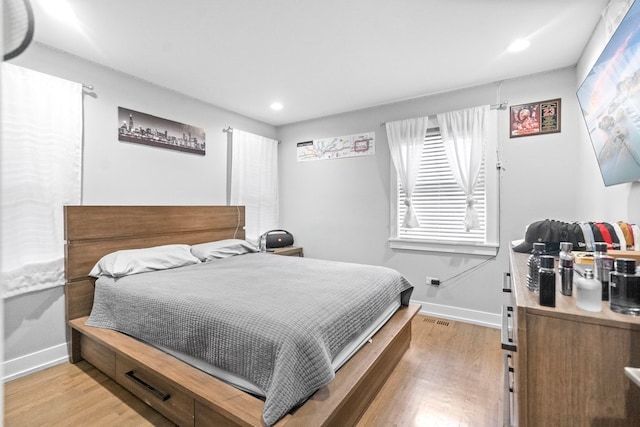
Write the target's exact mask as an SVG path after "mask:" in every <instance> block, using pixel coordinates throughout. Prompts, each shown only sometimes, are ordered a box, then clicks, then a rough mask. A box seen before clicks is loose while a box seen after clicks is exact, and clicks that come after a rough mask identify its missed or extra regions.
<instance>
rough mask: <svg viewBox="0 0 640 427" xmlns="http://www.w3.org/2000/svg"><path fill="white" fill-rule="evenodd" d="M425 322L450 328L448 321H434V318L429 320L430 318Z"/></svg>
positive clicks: (426, 318)
mask: <svg viewBox="0 0 640 427" xmlns="http://www.w3.org/2000/svg"><path fill="white" fill-rule="evenodd" d="M423 322H427V323H435V324H436V325H440V326H449V322H448V321H446V320H440V319H432V318H429V317H425V318H424V320H423Z"/></svg>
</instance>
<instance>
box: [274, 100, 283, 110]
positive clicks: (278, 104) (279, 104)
mask: <svg viewBox="0 0 640 427" xmlns="http://www.w3.org/2000/svg"><path fill="white" fill-rule="evenodd" d="M282 107H283V106H282V104H281V103H279V102H274V103H273V104H271V109H272V110H274V111H280V110H282Z"/></svg>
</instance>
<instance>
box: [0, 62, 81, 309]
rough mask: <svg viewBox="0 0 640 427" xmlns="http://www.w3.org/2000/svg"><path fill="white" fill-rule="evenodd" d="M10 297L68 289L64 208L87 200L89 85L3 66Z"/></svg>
mask: <svg viewBox="0 0 640 427" xmlns="http://www.w3.org/2000/svg"><path fill="white" fill-rule="evenodd" d="M1 90H2V105H1V120H0V122H1V123H0V126H1V132H0V137H1V145H0V192H1V193H0V194H1V198H0V260H1V261H0V262H1V263H0V270H1V275H0V277H1V279H2V296H3V298H7V297H11V296H14V295H18V294H21V293H25V292H31V291H35V290H40V289H46V288H51V287H54V286H59V285H63V284H64V234H63V232H64V225H63V212H62V211H63V206H64V205H65V204H79V203H80V201H81V175H82V85H81V84H78V83H74V82H70V81H67V80H63V79H60V78H57V77H53V76H49V75H47V74H42V73H38V72H35V71H31V70H28V69H25V68H21V67H17V66H15V65H11V64H7V63H3V64H2V88H1Z"/></svg>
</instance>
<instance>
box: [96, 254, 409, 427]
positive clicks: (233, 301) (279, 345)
mask: <svg viewBox="0 0 640 427" xmlns="http://www.w3.org/2000/svg"><path fill="white" fill-rule="evenodd" d="M412 290H413V287H412V286H411V284H410V283H409V282H408V281H407V280H406V279H405V278H404V277H402V276H401V275H400V274H399V273H398V272H396V271H395V270H392V269H389V268H385V267H376V266H367V265H360V264H351V263H340V262H331V261H322V260H317V259H311V258H297V257H287V256H277V255H271V254H262V253H258V254H246V255H239V256H235V257H232V258H226V259H219V260H214V261H210V262H207V263H202V264H195V265H190V266H187V267H181V268H176V269H171V270H164V271H158V272H151V273H142V274H136V275H132V276H127V277H123V278H120V279H112V278H107V277H101V278H100V279H98V281H97V282H96V290H95V300H94V305H93V310H92V312H91V315H90V317H89V320H88V321H87V324H88V325H90V326H96V327H102V328H109V329H114V330H117V331H120V332H123V333H126V334H129V335H131V336H133V337H136V338H138V339H141V340H144V341H147V342H149V343H153V344H157V345H162V346H165V347H168V348H171V349H175V350H178V351H182V352H185V353H188V354H190V355H192V356H194V357H197V358H200V359H203V360H205V361H207V362H209V363H211V364H213V365H215V366H218V367H220V368H222V369H225V370H227V371H230V372H233V373H235V374H236V375H239V376H241V377H244V378H248V379H250V380H251V381H252V382H254V383H255V384H257V385H258V386H259V387H261V388H262V390H263V391H264V393H265V403H264V411H263V418H264V422H265V423H266V424H267V425H271V424H274V423H275V422H276V421H278V419H280V418H281V417H282V416H284V415H285V414H286V413H287V412H289V411H290V410H291V409H292V408H294V407H295V406H296V405H298V404H299V403H301V402H303V401H304V400H306V399H307V398H308V397H309V396H310V395H311V394H313V393H314V392H315V391H316V390H317V389H319V388H320V387H323V386H325V385H326V384H328V383H329V382H330V381H331V380H332V379H333V378H334V372H333V369H332V367H331V361H332V359H333V357H334V356H335V355H336V354H337V353H338V352H339V351H340V350H341V349H342V348H343V346H344V345H345V344H346V343H347V342H349V340H350V339H351V338H352V337H353V336H354V335H357V334H358V332H360V331H361V330H362V329H363V328H364V327H365V326H366V325H367V324H368V323H369V322H370V321H371V320H372V319H374V318H375V317H376V315H377V314H379V313H380V312H381V311H382V310H383V309H384V308H385V307H386V306H387V305H388V304H389V303H390V302H391V301H392V300H394V299H396V298H397V296H398V295H399V294H401V295H402V300H401V302H402V304H403V305H407V304H408V303H409V298H410V296H411V292H412Z"/></svg>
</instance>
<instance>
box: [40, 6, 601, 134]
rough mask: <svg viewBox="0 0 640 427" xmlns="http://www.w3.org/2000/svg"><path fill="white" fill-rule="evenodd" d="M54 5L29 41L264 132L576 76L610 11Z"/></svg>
mask: <svg viewBox="0 0 640 427" xmlns="http://www.w3.org/2000/svg"><path fill="white" fill-rule="evenodd" d="M53 1H54V0H31V2H32V6H33V8H34V14H35V21H36V30H35V36H34V39H35V40H36V41H38V42H40V43H43V44H45V45H48V46H51V47H54V48H56V49H60V50H63V51H66V52H69V53H71V54H73V55H77V56H80V57H83V58H86V59H88V60H90V61H93V62H96V63H99V64H103V65H105V66H107V67H109V68H112V69H115V70H119V71H122V72H124V73H127V74H130V75H133V76H136V77H138V78H141V79H143V80H146V81H148V82H151V83H154V84H156V85H160V86H163V87H166V88H169V89H172V90H175V91H178V92H181V93H183V94H186V95H189V96H191V97H194V98H197V99H200V100H203V101H205V102H208V103H210V104H213V105H216V106H219V107H222V108H225V109H227V110H231V111H234V112H237V113H240V114H243V115H245V116H248V117H251V118H254V119H257V120H260V121H263V122H266V123H269V124H272V125H274V126H279V125H283V124H289V123H293V122H298V121H302V120H307V119H313V118H318V117H323V116H327V115H332V114H337V113H342V112H346V111H352V110H357V109H362V108H366V107H372V106H376V105H381V104H387V103H391V102H395V101H400V100H404V99H410V98H415V97H419V96H424V95H429V94H434V93H440V92H446V91H450V90H455V89H460V88H464V87H471V86H476V85H481V84H486V83H490V82H496V81H501V80H505V79H510V78H514V77H519V76H524V75H529V74H535V73H539V72H543V71H547V70H553V69H558V68H563V67H567V66H572V65H574V64H576V62H577V60H578V58H579V57H580V55H581V53H582V50H583V49H584V47H585V45H586V43H587V42H588V40H589V37H590V36H591V33H592V31H593V29H594V28H595V26H596V24H597V23H598V20H599V19H600V15H601V12H602V10H603V9H604V8H605V6H606V5H607V3H608V0H562V1H557V0H536V1H531V0H446V1H445V0H395V1H391V0H226V1H224V0H163V1H157V0H155V1H154V0H92V1H86V0H67V1H68V3H69V5H70V6H71V10H72V11H73V14H74V15H75V17H76V18H77V23H76V24H69V23H65V22H63V21H61V20H58V19H55V18H52V17H51V16H50V15H49V14H47V13H46V12H45V11H44V10H43V8H42V5H41V3H42V2H53ZM58 8H61V6H58ZM521 37H524V38H528V39H529V40H530V41H531V47H530V48H529V49H528V50H526V51H524V52H521V53H517V54H512V53H507V52H506V48H507V46H508V45H509V44H510V43H511V42H512V41H513V40H514V39H516V38H521ZM83 83H86V84H91V83H92V82H90V81H86V82H83ZM96 90H97V91H99V90H100V88H96ZM274 101H279V102H281V103H282V104H283V105H284V108H283V109H282V110H280V111H273V110H271V109H270V108H269V106H270V104H271V103H272V102H274Z"/></svg>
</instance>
